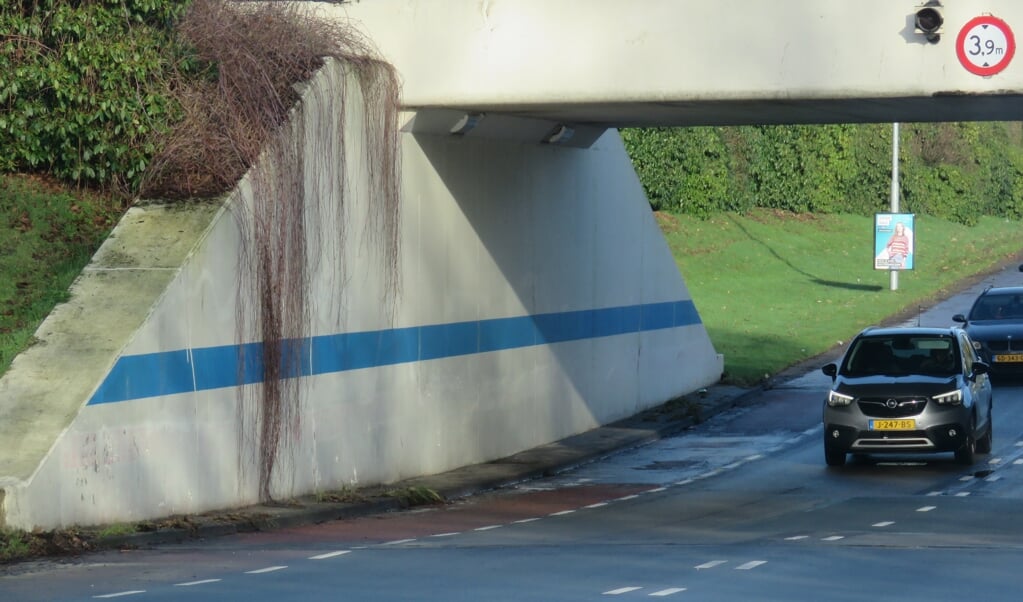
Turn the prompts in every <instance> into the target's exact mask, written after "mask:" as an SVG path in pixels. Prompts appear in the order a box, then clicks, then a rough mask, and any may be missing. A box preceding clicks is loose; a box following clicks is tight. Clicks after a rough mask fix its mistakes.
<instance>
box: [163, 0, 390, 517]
mask: <svg viewBox="0 0 1023 602" xmlns="http://www.w3.org/2000/svg"><path fill="white" fill-rule="evenodd" d="M178 31H179V34H180V35H181V37H182V39H183V41H184V42H185V43H186V44H187V45H188V46H189V47H191V48H194V49H195V53H196V56H195V58H196V59H197V60H198V61H201V62H203V63H205V64H206V65H208V67H209V68H208V70H207V71H206V73H207V77H206V78H204V79H200V80H198V81H196V80H194V79H192V80H188V81H186V80H184V79H183V80H182V81H180V82H175V83H174V84H172V85H171V86H170V87H171V88H172V89H174V90H175V97H176V98H177V101H178V103H179V106H181V107H182V117H181V119H180V121H179V124H178V127H177V128H176V129H175V131H174V132H173V134H172V135H171V136H170V137H168V138H167V139H166V140H165V141H164V146H163V148H162V150H161V152H160V153H159V154H158V155H157V157H156V158H155V159H154V161H153V162H152V163H151V165H150V168H149V171H148V172H147V174H146V178H145V180H144V183H143V193H146V192H147V191H148V192H150V193H152V192H154V191H158V192H159V194H160V196H164V197H191V196H210V195H214V194H221V193H223V192H225V191H227V190H230V189H231V188H233V187H234V186H235V184H236V183H237V182H238V181H239V179H240V178H241V177H242V176H243V175H244V174H245V173H246V172H247V171H248V178H249V183H250V185H251V192H252V203H251V205H249V206H248V207H247V208H246V207H244V206H241V204H236V205H235V206H234V207H232V209H233V210H234V211H235V214H236V216H237V218H238V220H239V227H240V230H241V232H242V233H243V235H246V234H247V235H248V236H249V238H248V239H246V240H243V248H242V250H241V256H240V264H239V290H238V311H237V314H236V321H237V324H236V332H237V336H238V342H239V343H240V348H241V349H253V347H252V345H251V344H247V343H251V342H252V341H256V342H257V343H256V345H257V348H258V353H256V354H255V355H256V357H252V354H249V355H248V356H245V357H243V358H242V362H241V365H242V366H244V365H245V363H250V364H254V365H256V366H257V367H258V370H259V374H258V375H257V378H255V379H253V380H256V381H258V384H257V385H255V386H251V387H239V390H240V391H242V393H240V394H241V395H242V399H241V401H242V403H241V404H240V407H241V408H242V409H241V416H240V419H239V428H240V430H241V432H240V433H239V441H241V445H242V448H243V450H245V449H249V450H254V452H255V454H256V458H255V460H256V462H255V464H256V467H257V470H258V482H259V497H260V499H261V500H262V501H264V502H268V501H271V500H272V498H273V496H272V492H273V490H274V487H273V485H274V478H275V470H276V469H277V467H278V465H279V463H280V462H281V460H282V458H283V457H284V454H285V452H286V451H287V450H289V448H290V447H291V444H292V442H293V441H292V437H293V436H294V434H295V433H297V432H298V428H299V425H300V411H299V408H300V400H301V393H302V392H301V388H300V387H301V385H300V383H301V382H302V381H301V379H299V378H296V377H297V376H298V375H300V374H301V373H302V370H301V368H302V361H303V357H304V356H303V342H304V341H306V340H307V339H308V336H309V323H310V303H309V284H310V283H309V264H310V257H309V256H308V255H309V253H307V248H308V245H309V244H310V242H309V235H310V233H307V231H306V224H307V223H309V222H308V217H309V216H307V214H306V213H307V211H311V210H319V208H326V210H330V211H335V212H336V213H335V215H334V216H333V218H334V219H333V220H332V222H333V223H337V224H339V228H342V230H343V228H344V219H343V216H344V205H345V198H346V195H347V182H346V176H345V172H346V169H345V167H344V166H345V164H346V162H347V158H346V156H345V152H344V149H345V143H344V134H345V132H344V127H343V119H338V121H337V123H338V126H337V131H336V132H333V133H332V136H325V137H324V138H325V139H326V141H325V142H322V141H321V144H322V145H327V146H329V147H330V148H323V149H318V151H323V152H315V153H312V155H313V156H311V157H310V158H309V164H305V154H304V153H305V148H306V145H305V140H303V139H302V136H303V134H302V132H303V131H304V130H303V128H302V127H292V125H291V118H292V115H291V111H292V108H293V107H295V106H296V103H297V102H298V101H299V100H300V97H299V93H298V91H297V90H296V84H298V83H300V82H303V81H306V80H308V79H309V78H310V77H311V76H312V75H313V74H314V73H315V72H316V71H317V70H318V69H319V68H320V67H322V66H323V64H324V61H325V58H326V57H332V58H334V59H336V60H338V61H340V63H341V65H342V67H343V69H344V70H345V72H346V73H350V74H353V75H354V76H355V78H356V80H357V81H358V83H359V85H360V89H361V92H362V108H363V112H364V114H365V121H364V123H365V131H364V140H365V146H366V149H365V152H366V154H367V163H368V166H369V180H370V182H369V183H370V188H369V195H370V199H369V206H370V212H371V213H370V216H371V217H370V223H369V224H367V226H366V227H367V228H368V231H369V232H370V233H373V234H377V233H379V234H380V235H381V236H382V237H383V240H379V241H378V242H379V243H381V244H382V249H383V252H384V263H385V264H386V265H384V266H382V267H383V269H384V272H385V274H384V280H385V283H386V291H387V292H386V294H387V296H388V297H389V299H388V300H393V297H394V296H395V295H396V294H397V287H398V280H397V274H398V242H399V241H398V225H399V210H400V204H399V201H400V198H399V188H398V186H399V185H398V173H399V164H398V163H399V161H398V128H397V114H398V107H399V97H398V91H399V84H398V81H397V76H396V74H395V72H394V70H393V68H391V66H390V65H388V64H387V63H385V62H383V61H381V60H379V59H377V58H374V56H373V53H372V52H371V51H370V48H369V45H368V44H367V43H366V42H365V41H364V40H363V39H362V38H361V37H360V36H359V34H358V33H357V32H356V31H355V30H354V29H352V28H350V27H348V26H346V25H344V24H340V23H336V22H326V21H322V20H318V19H316V18H314V17H312V16H310V15H309V14H308V13H306V12H304V10H303V8H302V7H301V6H299V5H298V4H293V3H258V4H244V5H238V4H232V3H228V2H226V1H225V0H196V2H195V3H194V4H193V5H192V6H191V7H190V9H189V11H188V13H187V14H186V16H185V17H184V19H183V21H182V23H181V24H180V26H179V28H178ZM347 98H348V94H347V93H346V92H345V91H344V86H342V92H341V94H340V95H338V96H336V97H331V98H324V97H322V95H320V96H318V97H317V100H318V101H319V104H320V106H321V110H329V111H331V112H334V113H335V114H338V115H344V113H345V105H346V101H347ZM332 155H333V156H334V157H337V156H340V158H341V166H328V165H326V164H323V163H321V164H317V161H318V160H319V161H323V162H325V161H327V160H328V158H329V157H331V156H332ZM257 159H259V160H258V161H257ZM306 170H312V178H313V180H314V181H315V182H316V183H317V184H320V185H319V186H316V185H314V186H310V187H309V188H311V189H310V190H307V186H306V173H307V172H306ZM323 172H327V173H334V174H336V175H335V178H336V179H335V180H334V181H332V182H327V183H324V182H322V180H321V179H320V178H321V176H320V175H319V174H321V173H323ZM322 184H327V185H326V186H323V185H322ZM321 189H326V190H327V195H328V197H329V198H318V197H317V198H316V199H314V200H315V202H313V203H310V204H307V201H308V200H309V198H310V195H317V194H318V193H319V192H320V190H321ZM334 234H335V235H336V236H335V238H336V239H338V240H343V239H344V235H345V233H344V232H343V231H341V232H336V233H334ZM315 242H317V240H314V241H313V243H314V244H315ZM319 242H326V241H322V240H321V241H319ZM332 248H333V249H334V250H335V252H336V253H341V252H342V251H343V248H344V246H343V244H339V243H332ZM315 252H316V253H317V255H318V254H319V253H320V250H316V251H315ZM332 259H333V260H334V262H333V263H334V265H336V266H339V267H338V269H340V266H342V265H343V261H342V258H341V257H340V256H338V257H333V258H332ZM337 276H338V278H339V281H342V282H343V281H344V279H345V277H344V275H343V274H339V275H337ZM243 371H244V369H243ZM240 376H243V375H240ZM252 402H254V404H253V403H252ZM252 405H254V406H255V408H256V414H255V416H249V414H248V413H247V412H246V411H245V408H246V407H250V406H252ZM245 457H246V456H245V454H239V464H240V465H241V466H242V467H244V466H247V465H248V463H247V462H246V460H245Z"/></svg>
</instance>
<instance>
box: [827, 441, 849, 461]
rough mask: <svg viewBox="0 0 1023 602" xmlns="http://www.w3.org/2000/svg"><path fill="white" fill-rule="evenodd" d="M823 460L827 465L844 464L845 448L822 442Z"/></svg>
mask: <svg viewBox="0 0 1023 602" xmlns="http://www.w3.org/2000/svg"><path fill="white" fill-rule="evenodd" d="M824 462H825V463H827V465H828V466H845V450H844V449H838V448H836V447H834V446H832V445H830V444H828V443H825V444H824Z"/></svg>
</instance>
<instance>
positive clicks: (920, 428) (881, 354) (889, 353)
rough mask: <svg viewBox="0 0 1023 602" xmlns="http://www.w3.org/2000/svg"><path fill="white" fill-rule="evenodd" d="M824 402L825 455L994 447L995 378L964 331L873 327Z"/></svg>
mask: <svg viewBox="0 0 1023 602" xmlns="http://www.w3.org/2000/svg"><path fill="white" fill-rule="evenodd" d="M822 370H823V372H824V374H827V375H828V376H830V377H831V378H832V381H833V383H832V387H831V390H830V391H828V395H827V399H826V400H825V402H824V459H825V461H826V462H827V464H828V465H829V466H841V465H843V464H845V459H846V454H848V453H854V454H879V453H889V454H890V453H919V452H953V453H955V457H956V460H958V461H959V462H960V463H963V464H973V461H974V455H975V454H976V453H977V452H980V453H987V452H990V451H991V435H992V420H991V404H992V400H991V383H990V382H989V379H988V376H987V372H988V365H987V364H986V363H984V362H983V361H981V359H980V357H979V356H978V355H977V352H976V350H975V348H974V345H973V341H971V340H970V337H969V335H967V334H966V332H965V331H964V330H962V329H961V328H958V327H951V328H868V329H867V330H864V331H863V332H861V333H860V334H858V335H857V336H856V338H854V339H853V340H852V341H851V342H850V343H849V348H848V350H847V351H846V353H845V355H844V356H843V357H842V360H841V362H839V363H838V364H828V365H826V366H824V367H823V368H822Z"/></svg>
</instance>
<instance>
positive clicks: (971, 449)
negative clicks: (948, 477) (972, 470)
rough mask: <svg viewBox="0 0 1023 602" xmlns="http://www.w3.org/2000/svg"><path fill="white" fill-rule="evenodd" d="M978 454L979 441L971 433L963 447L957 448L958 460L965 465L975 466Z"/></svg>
mask: <svg viewBox="0 0 1023 602" xmlns="http://www.w3.org/2000/svg"><path fill="white" fill-rule="evenodd" d="M976 456H977V441H976V440H975V439H974V438H973V435H970V436H969V437H967V439H966V443H963V445H962V447H960V448H959V449H957V450H956V462H958V463H960V464H962V465H964V466H973V462H974V460H976Z"/></svg>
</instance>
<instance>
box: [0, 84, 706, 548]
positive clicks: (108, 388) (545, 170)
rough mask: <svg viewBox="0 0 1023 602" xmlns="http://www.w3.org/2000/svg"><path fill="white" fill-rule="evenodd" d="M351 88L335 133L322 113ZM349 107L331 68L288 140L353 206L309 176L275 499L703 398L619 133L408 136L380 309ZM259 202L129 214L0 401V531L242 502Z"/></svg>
mask: <svg viewBox="0 0 1023 602" xmlns="http://www.w3.org/2000/svg"><path fill="white" fill-rule="evenodd" d="M346 83H347V85H348V86H349V99H350V100H349V102H348V107H347V112H346V113H345V115H343V116H341V115H338V114H336V112H331V111H330V110H328V109H330V107H331V105H330V104H329V102H327V103H326V104H325V100H326V99H329V98H330V97H331V96H332V95H336V94H338V90H339V89H340V88H339V87H340V86H342V85H346ZM355 88H356V86H355V84H354V83H352V82H346V81H345V77H344V75H343V74H342V72H341V71H340V70H339V68H338V67H337V66H336V65H333V64H332V65H329V66H328V67H327V68H325V69H324V70H323V71H322V72H321V73H320V74H319V75H317V76H316V78H315V79H314V81H313V82H312V84H311V86H310V89H309V90H307V92H306V95H305V99H304V101H303V103H302V106H301V108H300V111H299V115H298V118H297V119H296V127H298V128H304V131H305V139H306V143H307V145H308V149H309V150H308V152H309V153H322V152H323V149H325V148H326V149H329V148H333V147H334V146H336V145H331V144H324V143H323V140H322V139H318V137H322V136H329V135H330V132H332V131H334V127H333V126H332V125H331V120H333V119H339V118H344V119H346V120H347V121H346V123H347V128H348V129H347V130H346V131H348V132H351V134H350V135H348V136H347V137H346V141H347V143H348V144H350V145H351V147H350V149H349V153H348V157H349V161H348V163H349V164H348V166H343V165H342V164H341V160H340V157H338V156H335V157H323V156H318V157H316V159H315V160H313V158H312V157H311V156H308V157H307V160H305V161H304V165H306V166H307V168H308V166H312V165H318V166H329V167H330V168H331V169H341V168H347V169H349V170H350V171H349V173H348V177H349V182H350V189H349V191H348V192H349V194H348V196H347V197H346V200H345V207H344V210H343V211H336V210H335V207H331V206H324V204H325V203H332V202H336V200H337V199H338V198H339V195H338V194H337V191H329V190H323V189H317V187H318V186H324V185H326V184H324V183H327V182H335V181H337V178H335V177H332V176H331V175H330V174H322V173H316V174H314V173H306V174H305V176H304V177H305V178H306V183H307V189H308V190H309V191H310V193H309V195H308V198H307V203H308V208H307V209H308V210H307V212H306V213H307V216H309V217H308V223H307V224H306V230H307V233H308V239H307V245H308V254H309V256H310V258H311V261H313V264H312V265H311V266H310V273H311V274H312V277H313V279H312V282H311V286H310V297H309V299H308V302H309V305H310V308H311V320H312V332H311V335H312V336H311V337H310V339H309V340H307V341H303V344H304V345H305V346H306V347H307V349H308V351H309V357H308V362H307V364H306V365H305V366H304V372H303V374H304V375H303V376H302V377H301V380H302V382H301V387H300V388H301V392H302V395H301V401H300V404H299V420H298V421H297V422H296V423H295V424H294V428H293V430H292V431H291V432H290V435H291V441H292V444H291V446H290V447H289V448H288V449H287V450H286V453H285V455H284V460H283V464H282V465H281V466H280V470H278V472H277V474H278V475H283V476H282V477H280V478H277V479H275V480H274V482H273V494H274V496H275V497H277V498H287V497H289V496H293V495H298V494H304V493H311V492H316V491H321V490H330V489H337V488H340V487H342V486H346V485H347V486H359V485H368V484H379V483H388V482H393V481H396V480H399V479H403V478H407V477H412V476H417V475H424V474H431V473H437V472H441V471H445V470H448V469H451V468H455V467H458V466H462V465H466V464H471V463H476V462H483V461H487V460H491V459H495V458H498V457H502V456H505V455H509V454H512V453H515V452H517V451H520V450H523V449H527V448H530V447H533V446H536V445H538V444H543V443H547V442H551V441H554V440H557V439H559V438H562V437H565V436H568V435H572V434H575V433H579V432H583V431H585V430H588V429H590V428H593V427H595V426H598V425H601V424H605V423H607V422H610V421H614V420H616V419H619V418H623V417H625V416H629V415H631V414H634V413H636V412H638V411H641V410H643V409H646V408H649V407H651V406H654V405H657V404H659V403H661V402H664V401H666V400H668V399H670V398H672V397H674V396H677V395H681V394H684V393H687V392H690V391H692V390H695V389H697V388H699V387H702V386H705V385H708V384H710V383H713V382H715V381H716V380H717V379H718V377H719V375H720V373H721V369H722V359H721V357H720V356H719V355H718V354H716V353H715V351H714V349H713V347H712V345H711V343H710V341H709V339H708V337H707V334H706V331H705V330H704V327H703V325H702V323H701V322H700V319H699V314H698V312H697V311H696V308H695V307H694V306H693V303H692V301H691V298H690V296H689V293H688V291H687V290H686V287H685V284H684V282H683V280H682V277H681V276H680V274H679V272H678V269H677V267H676V266H675V263H674V260H673V258H672V256H671V254H670V252H669V250H668V248H667V245H666V244H665V242H664V240H663V237H662V235H661V233H660V231H659V229H658V227H657V224H656V223H655V220H654V217H653V215H652V214H651V212H650V209H649V205H648V203H647V201H646V199H645V197H644V194H643V191H642V189H641V187H640V184H639V182H638V180H637V178H636V176H635V173H634V172H633V170H632V167H631V163H630V162H629V159H628V157H627V155H626V153H625V151H624V148H623V146H622V144H621V141H620V139H619V137H618V135H617V133H616V132H615V131H608V132H605V133H602V134H601V132H600V131H596V132H589V134H588V135H589V139H588V140H587V139H586V135H584V134H580V139H583V140H584V141H585V142H586V144H589V142H592V144H591V145H589V146H588V147H586V148H580V147H560V146H555V145H545V144H541V143H540V142H539V140H538V139H533V138H529V139H523V136H522V135H521V133H522V132H529V131H532V130H534V129H535V130H536V131H541V130H546V129H548V128H549V127H550V126H551V125H554V124H544V123H538V122H530V121H526V120H519V121H511V122H508V121H505V122H503V125H502V127H499V128H494V129H492V130H491V131H490V132H489V133H488V131H487V129H486V128H483V127H481V128H480V130H479V132H477V134H473V133H472V132H470V133H469V134H467V135H464V136H453V135H450V134H449V133H448V131H447V130H446V129H445V128H444V127H440V128H437V127H426V126H424V125H423V124H424V123H427V122H430V121H431V119H428V118H427V117H431V116H429V115H416V114H414V113H409V114H406V115H404V117H403V123H405V124H406V128H405V132H404V133H403V134H402V135H401V157H402V163H403V177H402V195H403V212H402V223H401V230H400V232H401V263H400V274H399V276H400V289H401V293H400V295H399V296H398V298H397V299H396V301H395V302H394V303H393V304H387V303H382V302H381V299H383V298H384V292H385V286H384V275H385V273H386V272H385V270H386V268H385V267H384V266H383V262H382V261H381V260H380V257H381V256H380V248H379V246H378V245H379V241H378V238H379V237H378V236H376V234H377V233H376V232H374V231H373V230H372V229H371V228H372V226H371V225H370V224H372V222H371V221H370V220H368V218H367V206H366V203H367V198H368V197H367V195H366V186H367V185H366V181H367V178H366V175H365V173H366V170H365V161H364V160H363V159H361V157H362V156H363V155H362V153H361V151H360V149H361V145H362V140H361V138H360V135H359V134H358V133H359V132H361V131H362V128H361V126H360V124H361V119H362V115H361V112H360V111H359V110H358V109H357V108H356V107H358V106H359V105H358V102H356V101H354V100H352V99H354V97H355V96H356V94H355V92H354V90H355ZM432 117H433V118H435V119H433V121H434V122H439V123H442V124H443V123H446V121H445V119H447V118H448V117H449V116H447V115H444V114H441V115H440V117H439V118H437V116H436V115H434V116H432ZM438 120H439V121H438ZM495 121H497V122H500V119H496V118H495ZM577 142H578V140H577ZM250 202H251V194H250V192H249V186H248V181H247V180H246V181H243V182H242V183H241V184H240V186H239V188H238V189H237V190H236V191H235V192H234V193H232V194H231V195H230V196H229V198H228V199H226V200H224V201H220V202H215V203H194V204H184V205H173V206H164V205H159V204H148V205H146V204H143V205H140V206H138V207H135V208H133V209H132V210H131V211H130V212H128V214H127V215H126V216H125V217H124V219H123V220H122V221H121V223H120V225H119V226H118V227H117V229H116V230H115V231H114V233H113V234H112V236H111V237H110V239H109V240H108V241H107V242H106V243H105V244H104V246H103V248H102V249H101V250H100V251H99V252H98V253H97V255H96V257H95V258H94V260H93V262H92V264H91V265H90V267H89V268H88V269H86V270H85V271H84V272H83V274H82V276H81V277H80V278H79V280H78V281H77V282H76V284H75V286H74V288H73V291H72V299H71V301H70V302H68V303H67V304H65V305H62V306H61V307H59V308H57V310H56V311H55V312H53V314H52V315H51V316H50V318H48V319H47V320H46V322H45V323H44V324H43V326H42V327H41V328H40V331H39V334H38V337H39V340H40V343H39V344H38V345H37V346H36V347H34V348H33V349H31V350H29V351H28V352H26V353H24V354H23V355H22V356H20V357H19V358H17V360H16V361H15V362H14V364H13V365H12V367H11V369H10V370H9V372H8V373H7V374H6V375H5V376H4V377H3V379H2V380H0V441H3V446H2V448H0V489H2V490H3V491H4V495H3V497H2V504H3V522H4V524H6V525H7V526H12V527H19V528H25V529H29V528H36V527H38V528H54V527H58V526H67V525H72V524H79V525H87V524H102V523H113V522H126V521H135V520H141V519H147V518H156V517H160V516H167V515H171V514H177V513H195V512H202V511H207V510H211V509H218V508H227V507H236V506H242V505H247V504H252V503H256V502H257V501H258V483H257V478H256V475H257V470H256V467H255V465H254V460H253V458H254V457H255V452H254V448H253V446H254V441H253V438H252V437H250V436H248V435H247V434H246V432H245V429H244V428H243V427H242V426H241V425H242V424H243V423H244V419H245V417H246V416H251V414H250V413H251V411H252V408H251V407H249V404H250V403H251V402H249V401H246V399H247V398H246V396H245V395H243V394H240V393H244V391H241V390H240V389H239V387H238V386H236V385H235V383H236V382H237V378H238V374H239V370H238V366H237V356H238V349H239V345H240V344H241V345H245V344H251V343H256V342H255V341H238V339H237V336H236V329H235V325H236V319H235V317H236V310H237V308H238V304H239V298H238V295H239V290H240V289H239V287H238V284H237V278H238V277H239V276H238V274H239V272H238V266H239V250H240V249H242V248H244V244H245V233H244V232H243V231H242V230H241V229H240V225H241V224H244V221H243V220H239V219H236V218H237V214H238V211H240V210H244V208H245V207H246V205H247V204H249V203H250ZM336 220H344V221H345V223H344V224H340V223H338V222H337V221H336ZM342 225H343V226H344V227H343V228H342V227H341V226H342ZM341 231H344V232H347V235H346V236H344V237H338V236H337V233H338V232H341ZM251 386H254V385H251V384H249V385H242V387H251Z"/></svg>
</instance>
